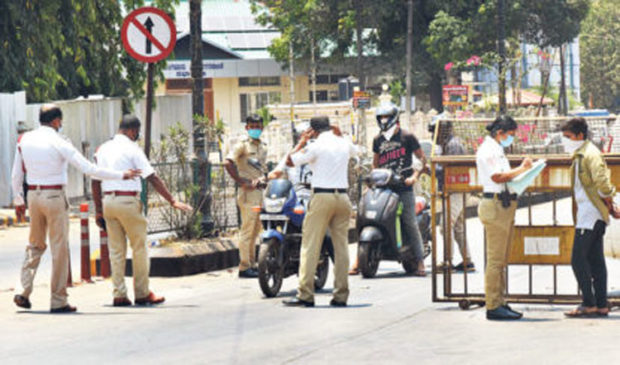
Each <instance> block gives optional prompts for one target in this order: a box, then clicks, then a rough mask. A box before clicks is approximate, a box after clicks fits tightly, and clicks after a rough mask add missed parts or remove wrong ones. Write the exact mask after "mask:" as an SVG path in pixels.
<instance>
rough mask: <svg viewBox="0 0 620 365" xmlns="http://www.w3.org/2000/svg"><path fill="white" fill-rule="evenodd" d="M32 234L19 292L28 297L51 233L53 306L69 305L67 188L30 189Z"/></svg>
mask: <svg viewBox="0 0 620 365" xmlns="http://www.w3.org/2000/svg"><path fill="white" fill-rule="evenodd" d="M28 209H29V210H30V238H29V244H28V246H27V247H26V258H25V259H24V263H23V265H22V269H21V280H20V283H19V285H18V288H17V292H18V293H21V295H23V296H24V297H26V298H28V297H29V296H30V294H32V286H33V282H34V277H35V275H36V273H37V268H38V267H39V263H40V262H41V256H43V253H44V252H45V249H46V248H47V245H46V244H45V241H46V236H47V235H48V234H49V243H50V249H51V251H52V279H51V292H52V296H51V308H52V309H54V308H61V307H64V306H65V305H67V296H68V295H67V277H68V275H69V239H68V235H69V202H68V201H67V196H66V194H65V191H64V190H30V191H29V192H28Z"/></svg>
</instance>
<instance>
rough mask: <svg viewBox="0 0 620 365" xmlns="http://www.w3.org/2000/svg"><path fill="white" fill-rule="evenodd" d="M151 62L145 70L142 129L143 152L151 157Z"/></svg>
mask: <svg viewBox="0 0 620 365" xmlns="http://www.w3.org/2000/svg"><path fill="white" fill-rule="evenodd" d="M153 67H154V66H153V63H152V62H149V63H148V66H147V70H146V126H145V130H144V154H145V155H146V157H147V158H150V157H151V114H152V109H153Z"/></svg>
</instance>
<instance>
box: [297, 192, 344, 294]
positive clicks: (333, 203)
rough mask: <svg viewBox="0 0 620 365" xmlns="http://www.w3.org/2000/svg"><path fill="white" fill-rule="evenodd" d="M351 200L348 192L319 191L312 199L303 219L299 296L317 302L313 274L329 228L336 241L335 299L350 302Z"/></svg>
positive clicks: (334, 242)
mask: <svg viewBox="0 0 620 365" xmlns="http://www.w3.org/2000/svg"><path fill="white" fill-rule="evenodd" d="M350 218H351V202H350V201H349V196H348V195H347V194H332V193H317V194H313V195H312V197H311V198H310V207H309V208H308V213H307V214H306V217H305V219H304V223H303V227H302V232H303V233H302V239H301V258H300V262H299V288H298V290H297V297H298V298H299V299H301V300H305V301H314V275H315V273H316V266H317V265H318V263H319V256H320V254H321V246H322V245H323V238H324V237H325V232H326V231H327V228H329V231H330V233H331V237H332V241H333V244H334V276H335V278H334V292H333V296H334V300H337V301H339V302H345V303H346V301H347V299H348V297H349V282H348V280H349V274H348V270H349V249H348V243H349V242H348V241H349V239H348V238H349V237H348V236H349V219H350Z"/></svg>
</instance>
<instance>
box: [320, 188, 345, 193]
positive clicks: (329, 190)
mask: <svg viewBox="0 0 620 365" xmlns="http://www.w3.org/2000/svg"><path fill="white" fill-rule="evenodd" d="M312 192H313V193H315V194H316V193H331V194H335V193H341V194H345V193H346V192H347V189H324V188H314V189H312Z"/></svg>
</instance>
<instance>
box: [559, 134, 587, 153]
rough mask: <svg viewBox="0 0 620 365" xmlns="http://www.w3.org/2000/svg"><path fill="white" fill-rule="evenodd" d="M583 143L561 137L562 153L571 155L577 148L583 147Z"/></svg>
mask: <svg viewBox="0 0 620 365" xmlns="http://www.w3.org/2000/svg"><path fill="white" fill-rule="evenodd" d="M584 143H585V141H581V140H579V141H573V140H572V139H570V138H566V137H562V145H563V146H564V152H566V153H568V154H569V155H572V154H573V153H574V152H575V151H577V150H578V149H579V147H581V146H583V144H584Z"/></svg>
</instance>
